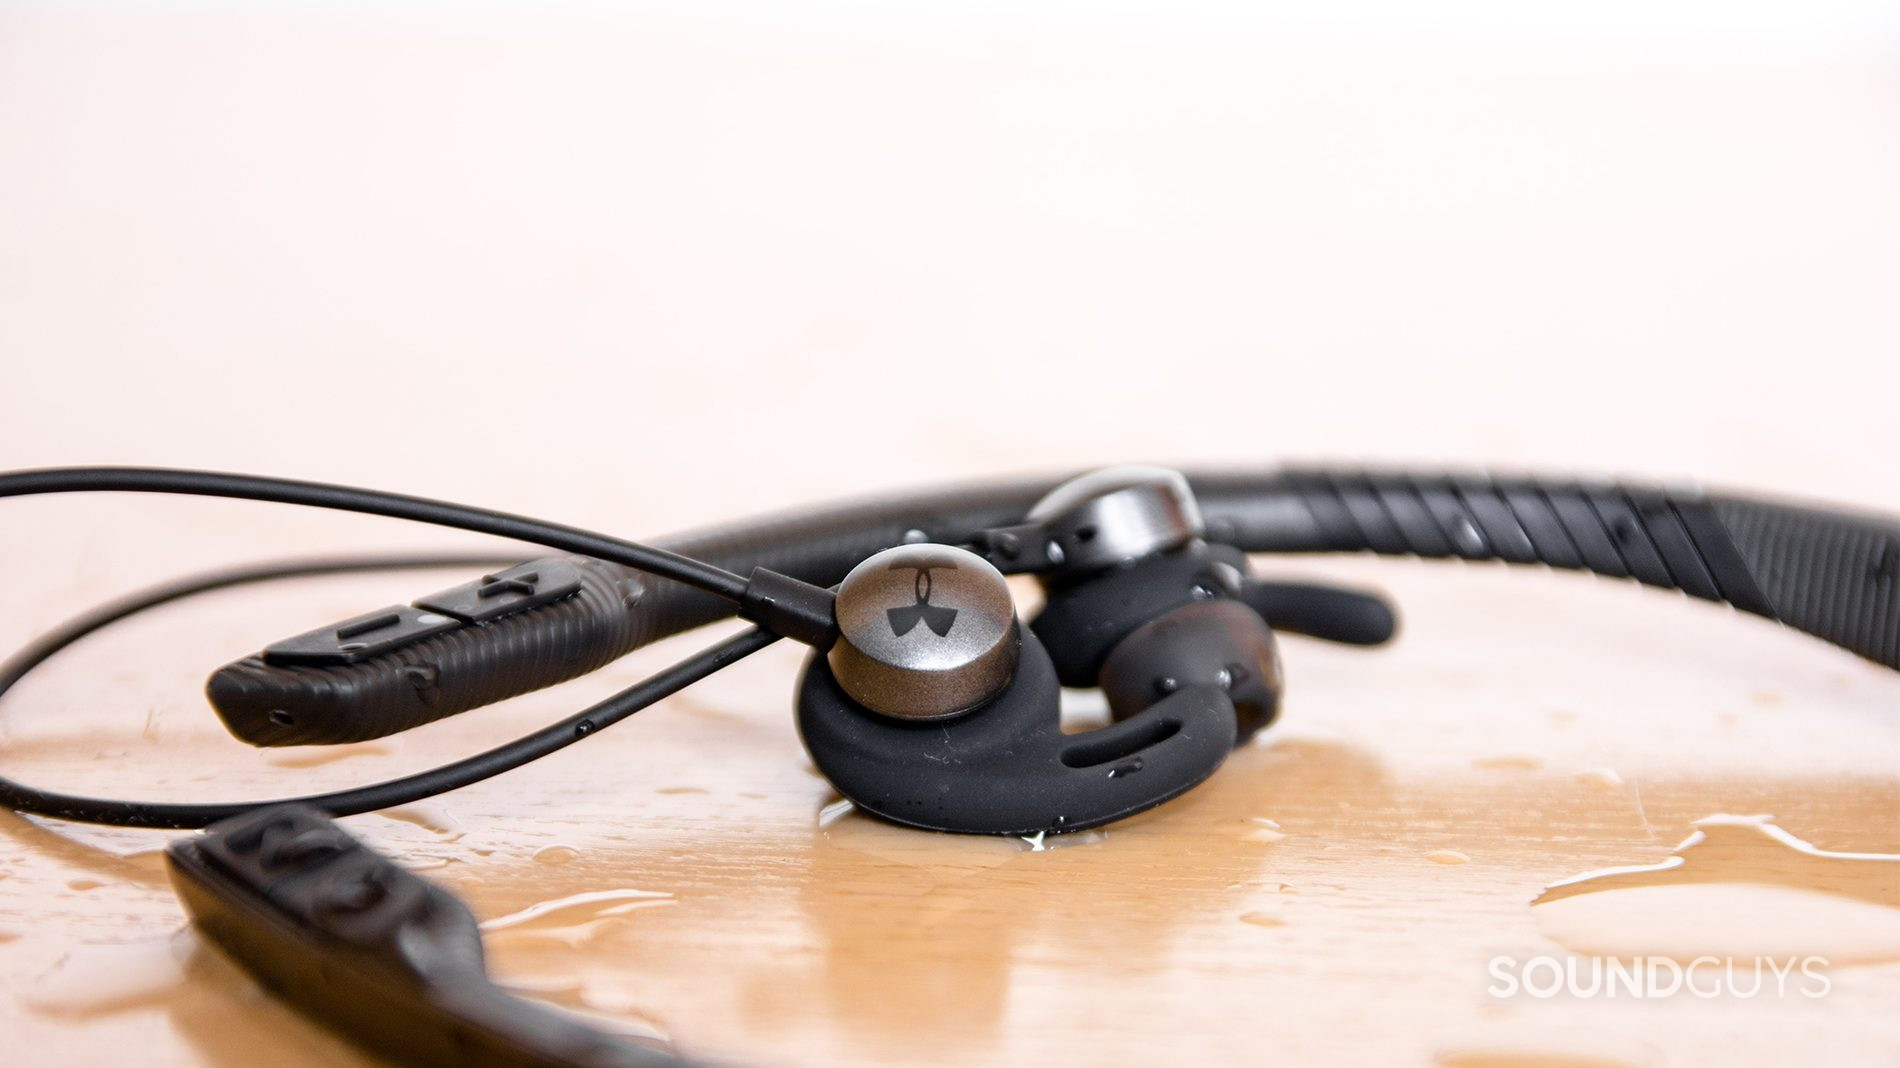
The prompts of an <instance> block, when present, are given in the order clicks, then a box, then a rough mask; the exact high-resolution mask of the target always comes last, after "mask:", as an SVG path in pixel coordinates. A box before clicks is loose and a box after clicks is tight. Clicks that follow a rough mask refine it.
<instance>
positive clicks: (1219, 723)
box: [798, 631, 1236, 835]
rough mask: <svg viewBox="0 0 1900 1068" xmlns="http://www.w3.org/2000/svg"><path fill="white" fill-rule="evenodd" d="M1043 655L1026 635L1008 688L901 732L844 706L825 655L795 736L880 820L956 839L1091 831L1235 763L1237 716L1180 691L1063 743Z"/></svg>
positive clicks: (805, 689) (812, 665) (897, 724)
mask: <svg viewBox="0 0 1900 1068" xmlns="http://www.w3.org/2000/svg"><path fill="white" fill-rule="evenodd" d="M1060 696H1061V688H1060V687H1059V686H1058V685H1057V682H1056V676H1055V669H1054V668H1053V667H1052V666H1051V664H1050V662H1049V656H1048V654H1047V653H1046V652H1045V651H1044V650H1043V648H1042V645H1041V643H1040V642H1039V641H1037V639H1036V637H1035V636H1034V635H1033V634H1031V633H1029V632H1027V631H1025V632H1024V633H1023V645H1022V650H1021V659H1020V663H1019V666H1018V668H1017V671H1016V676H1015V678H1014V679H1013V680H1012V681H1011V683H1010V685H1009V687H1008V688H1007V689H1005V690H1004V691H1003V692H1002V693H1001V694H999V695H998V696H997V697H995V698H994V699H992V700H991V701H990V702H989V703H987V704H985V705H983V706H981V707H980V708H977V709H976V710H974V711H972V712H969V713H967V714H965V715H962V716H959V717H957V718H955V719H949V720H936V721H932V722H905V721H900V720H895V719H891V718H889V717H886V716H881V715H878V714H877V713H875V712H871V711H869V710H867V709H865V708H864V707H862V706H860V705H858V704H857V703H855V702H853V701H852V700H851V699H850V697H848V696H847V695H846V694H845V693H844V691H843V690H842V689H840V688H839V686H838V683H837V680H836V679H835V678H833V677H832V674H831V669H830V666H829V665H828V664H827V662H826V660H825V658H824V657H823V656H822V655H814V656H812V657H811V658H810V659H809V660H807V661H806V664H805V671H804V675H803V677H802V678H801V679H800V682H799V693H798V727H799V734H800V736H801V737H802V738H803V739H804V742H805V748H806V749H807V751H809V752H810V753H811V758H812V761H813V763H815V764H817V765H818V770H819V771H821V772H823V773H824V775H825V777H826V778H828V779H830V780H831V783H832V785H834V786H836V787H837V788H838V790H839V792H841V793H843V794H844V795H845V796H846V797H848V798H850V799H851V800H852V801H853V802H855V803H856V804H857V805H858V806H859V807H860V808H863V809H865V810H867V811H869V812H871V813H874V814H876V815H878V816H882V817H884V818H885V819H889V820H892V821H894V822H897V823H903V824H908V825H910V826H913V827H923V828H927V829H930V830H938V831H956V832H962V833H966V834H1013V835H1030V834H1036V833H1039V832H1050V833H1060V832H1063V831H1077V830H1082V829H1084V828H1088V827H1096V826H1100V825H1101V824H1104V823H1109V822H1112V821H1114V820H1118V819H1121V818H1123V817H1125V816H1131V815H1133V814H1135V813H1137V812H1140V811H1142V810H1144V809H1148V808H1152V807H1153V806H1155V805H1158V804H1160V803H1161V802H1163V801H1166V800H1168V799H1169V798H1172V797H1175V796H1177V795H1179V794H1181V793H1183V792H1184V791H1186V790H1188V789H1190V788H1192V787H1193V786H1195V785H1196V784H1198V783H1200V782H1201V781H1203V780H1204V779H1206V778H1207V777H1208V776H1209V775H1212V774H1213V773H1214V771H1215V769H1217V768H1219V767H1220V765H1221V763H1222V762H1223V761H1224V760H1225V759H1226V758H1227V754H1228V753H1230V752H1232V750H1233V747H1234V740H1235V733H1236V731H1235V722H1236V721H1235V716H1234V705H1233V702H1232V701H1231V700H1229V698H1228V696H1227V694H1226V693H1225V692H1223V691H1222V690H1221V689H1220V688H1219V687H1218V686H1212V685H1195V686H1188V687H1183V688H1181V689H1179V690H1177V691H1176V692H1175V693H1173V694H1170V695H1168V696H1166V697H1165V698H1163V699H1162V700H1160V701H1158V702H1156V703H1155V704H1153V705H1151V706H1149V707H1148V708H1146V709H1144V710H1142V711H1141V712H1139V713H1137V714H1136V715H1134V716H1131V717H1129V718H1127V719H1125V720H1123V721H1122V722H1119V723H1116V724H1114V725H1113V726H1109V727H1104V728H1102V729H1100V730H1096V731H1091V732H1088V733H1086V734H1079V735H1067V734H1063V733H1062V726H1061V705H1060Z"/></svg>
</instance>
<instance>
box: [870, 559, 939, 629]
mask: <svg viewBox="0 0 1900 1068" xmlns="http://www.w3.org/2000/svg"><path fill="white" fill-rule="evenodd" d="M938 567H941V568H945V569H948V570H950V571H955V570H956V569H957V565H956V564H955V563H953V562H952V561H950V560H947V559H945V558H943V557H940V556H938V557H932V556H926V557H924V558H922V559H921V560H919V561H918V562H916V563H897V564H892V565H891V570H892V571H915V572H917V583H916V590H917V601H916V603H914V604H906V605H899V606H898V607H896V608H887V609H885V610H884V614H885V615H886V616H888V617H889V618H890V621H891V633H892V634H895V635H896V636H898V637H900V638H901V637H903V636H904V635H906V634H909V633H910V632H911V631H912V630H914V629H915V628H916V626H917V623H918V621H919V620H922V621H923V624H924V626H926V627H929V628H930V629H931V631H932V632H934V633H935V634H936V635H937V637H939V638H941V637H943V636H945V635H947V634H949V633H950V628H951V627H952V626H953V625H955V623H956V621H957V610H956V609H954V608H945V607H943V606H942V605H935V604H931V603H930V571H931V569H932V568H938Z"/></svg>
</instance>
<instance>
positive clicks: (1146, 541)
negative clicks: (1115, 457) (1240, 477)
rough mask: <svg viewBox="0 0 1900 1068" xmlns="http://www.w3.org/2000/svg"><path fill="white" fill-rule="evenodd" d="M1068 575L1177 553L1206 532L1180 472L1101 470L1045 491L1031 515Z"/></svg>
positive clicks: (1140, 467)
mask: <svg viewBox="0 0 1900 1068" xmlns="http://www.w3.org/2000/svg"><path fill="white" fill-rule="evenodd" d="M1029 521H1030V522H1032V523H1039V524H1041V525H1042V528H1043V530H1044V531H1045V532H1046V533H1047V534H1048V537H1049V539H1050V541H1051V542H1053V543H1054V545H1055V546H1056V547H1057V548H1058V549H1059V550H1060V551H1061V553H1062V557H1063V563H1064V566H1065V568H1066V569H1067V570H1068V571H1069V572H1070V573H1076V572H1083V571H1093V570H1097V569H1099V568H1106V567H1113V566H1115V565H1117V564H1124V563H1127V562H1129V561H1130V560H1139V559H1141V558H1143V557H1146V556H1148V555H1150V554H1153V553H1157V552H1165V551H1167V550H1169V549H1176V548H1179V547H1181V546H1183V545H1186V544H1187V543H1188V542H1190V541H1193V540H1194V539H1195V538H1198V537H1200V536H1201V535H1202V534H1203V533H1204V528H1203V526H1202V523H1201V509H1200V506H1199V505H1197V504H1196V503H1195V500H1194V491H1193V490H1191V489H1189V488H1188V481H1187V478H1186V477H1185V476H1183V475H1182V474H1181V472H1179V471H1175V470H1172V469H1170V468H1166V467H1148V466H1143V465H1137V464H1129V465H1125V466H1121V467H1104V468H1102V469H1101V470H1099V471H1091V472H1090V473H1088V474H1086V475H1082V476H1080V477H1077V478H1072V479H1070V480H1069V481H1067V482H1064V483H1063V484H1062V485H1060V486H1057V487H1056V488H1055V489H1052V490H1050V491H1049V493H1048V495H1047V496H1045V497H1043V499H1042V500H1040V501H1037V502H1036V505H1035V507H1033V508H1031V509H1030V510H1029Z"/></svg>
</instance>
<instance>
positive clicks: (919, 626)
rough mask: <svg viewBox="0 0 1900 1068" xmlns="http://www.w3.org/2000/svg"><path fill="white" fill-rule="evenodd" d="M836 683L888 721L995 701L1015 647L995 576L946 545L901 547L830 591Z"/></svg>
mask: <svg viewBox="0 0 1900 1068" xmlns="http://www.w3.org/2000/svg"><path fill="white" fill-rule="evenodd" d="M837 616H838V641H837V644H835V645H833V646H832V647H831V652H830V654H829V660H830V663H831V670H832V673H833V674H834V675H835V676H836V677H837V680H838V685H839V686H840V687H841V688H843V690H844V691H845V692H846V693H848V694H850V695H851V697H852V698H854V699H855V700H857V701H858V702H859V703H860V704H862V705H864V706H865V707H866V708H869V709H871V710H873V711H875V712H879V713H881V714H883V715H886V716H891V717H893V718H896V719H911V720H930V719H943V718H945V717H948V716H954V715H957V714H959V713H962V712H967V711H969V710H970V709H972V708H975V707H977V706H978V705H981V704H982V703H983V702H985V701H987V700H989V699H990V698H991V697H994V696H995V695H996V694H997V693H998V692H1000V691H1001V690H1002V689H1003V688H1004V687H1006V686H1008V685H1009V680H1010V679H1011V678H1012V677H1013V676H1014V674H1015V672H1016V663H1017V657H1018V655H1019V651H1020V647H1021V644H1022V639H1021V632H1020V631H1019V629H1018V627H1017V623H1016V606H1015V602H1014V600H1013V599H1012V598H1011V597H1010V592H1009V583H1008V582H1007V581H1006V580H1005V579H1004V578H1003V574H1002V572H1000V571H998V570H996V568H995V567H993V566H992V565H991V564H990V563H989V561H987V560H985V559H983V558H982V557H980V556H977V555H976V554H975V553H971V552H966V551H964V550H962V549H956V548H952V547H950V546H946V545H900V546H897V547H896V548H892V549H886V550H884V551H883V552H881V553H878V554H876V555H875V556H872V557H871V558H869V559H867V560H865V561H864V562H863V563H861V564H859V565H858V566H857V567H855V568H853V569H852V570H851V573H850V574H849V575H846V576H845V579H844V583H843V584H842V585H840V586H839V587H838V601H837Z"/></svg>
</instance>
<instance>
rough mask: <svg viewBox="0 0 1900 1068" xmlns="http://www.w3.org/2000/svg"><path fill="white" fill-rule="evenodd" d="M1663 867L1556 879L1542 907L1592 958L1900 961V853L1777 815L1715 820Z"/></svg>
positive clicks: (1550, 927)
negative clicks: (1836, 847)
mask: <svg viewBox="0 0 1900 1068" xmlns="http://www.w3.org/2000/svg"><path fill="white" fill-rule="evenodd" d="M1695 827H1696V830H1695V833H1693V834H1691V835H1690V836H1689V837H1688V838H1687V839H1686V840H1684V841H1683V843H1682V844H1681V845H1679V846H1677V847H1676V848H1675V850H1674V851H1673V852H1672V853H1671V855H1670V856H1669V857H1667V858H1665V859H1664V860H1662V861H1661V862H1660V863H1656V864H1644V865H1636V866H1632V867H1621V868H1608V869H1604V870H1602V871H1596V872H1590V873H1588V874H1585V875H1580V876H1578V877H1576V878H1574V879H1567V880H1564V881H1563V882H1559V883H1554V884H1552V885H1551V886H1549V887H1547V888H1546V889H1545V890H1544V892H1543V893H1542V894H1540V895H1538V897H1537V899H1536V900H1535V901H1533V902H1532V904H1533V905H1535V906H1537V917H1538V925H1539V927H1540V928H1542V929H1543V930H1544V932H1545V934H1547V935H1548V936H1549V937H1551V938H1552V939H1554V940H1555V941H1557V942H1559V943H1561V944H1563V945H1564V946H1566V947H1568V948H1571V949H1573V950H1576V951H1577V952H1583V953H1594V954H1598V955H1602V956H1640V955H1650V956H1666V957H1675V958H1677V959H1679V960H1682V959H1693V958H1694V957H1696V956H1699V955H1704V954H1709V955H1715V956H1734V957H1743V956H1750V955H1755V956H1764V957H1775V956H1807V955H1817V956H1823V957H1827V958H1828V959H1829V960H1830V961H1831V962H1833V963H1835V964H1849V963H1867V962H1872V961H1883V960H1894V959H1900V855H1894V854H1887V853H1835V852H1829V851H1826V850H1822V849H1818V848H1816V847H1815V846H1813V845H1811V844H1809V843H1808V842H1805V841H1802V840H1801V839H1799V838H1797V837H1795V836H1794V835H1792V834H1790V833H1789V832H1787V831H1786V830H1783V829H1782V828H1780V827H1777V826H1775V825H1774V824H1773V823H1772V822H1771V821H1770V818H1769V817H1767V816H1728V815H1719V816H1710V817H1708V818H1707V819H1702V820H1698V821H1696V823H1695Z"/></svg>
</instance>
